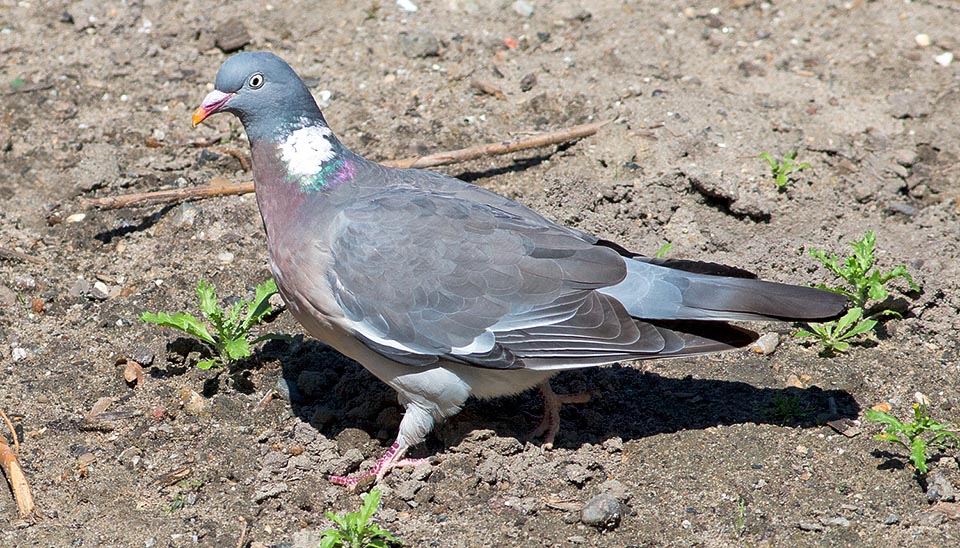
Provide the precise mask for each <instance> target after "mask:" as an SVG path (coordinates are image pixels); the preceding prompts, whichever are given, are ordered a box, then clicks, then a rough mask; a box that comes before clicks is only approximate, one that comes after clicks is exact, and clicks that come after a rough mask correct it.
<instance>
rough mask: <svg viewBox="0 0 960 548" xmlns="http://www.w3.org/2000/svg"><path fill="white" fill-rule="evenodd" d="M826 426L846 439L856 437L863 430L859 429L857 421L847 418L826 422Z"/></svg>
mask: <svg viewBox="0 0 960 548" xmlns="http://www.w3.org/2000/svg"><path fill="white" fill-rule="evenodd" d="M827 426H829V427H830V428H833V429H834V430H836V431H837V432H839V433H841V434H843V435H844V436H846V437H848V438H854V437H857V436H859V435H860V434H861V433H862V432H863V430H861V429H860V423H859V422H858V421H855V420H852V419H848V418H842V419H835V420H832V421H827Z"/></svg>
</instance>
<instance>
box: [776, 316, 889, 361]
mask: <svg viewBox="0 0 960 548" xmlns="http://www.w3.org/2000/svg"><path fill="white" fill-rule="evenodd" d="M876 326H877V320H873V319H863V309H862V308H860V307H854V308H851V309H850V310H847V313H846V314H844V315H843V317H841V318H840V319H839V320H834V321H832V322H822V323H809V324H807V327H809V328H810V329H800V330H799V331H797V332H796V333H794V334H793V336H794V337H800V338H803V337H815V338H817V339H819V340H820V344H822V345H823V347H824V349H826V350H828V351H833V352H846V351H847V350H850V341H851V340H854V339H856V338H857V337H859V336H860V335H864V334H866V333H869V332H871V331H873V328H874V327H876Z"/></svg>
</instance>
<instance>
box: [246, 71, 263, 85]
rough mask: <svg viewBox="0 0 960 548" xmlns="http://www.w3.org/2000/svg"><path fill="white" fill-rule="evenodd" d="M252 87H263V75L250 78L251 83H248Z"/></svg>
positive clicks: (257, 74)
mask: <svg viewBox="0 0 960 548" xmlns="http://www.w3.org/2000/svg"><path fill="white" fill-rule="evenodd" d="M247 84H249V86H250V87H252V88H253V89H257V88H259V87H261V86H263V75H262V74H260V73H259V72H258V73H256V74H254V75H253V76H251V77H250V81H248V82H247Z"/></svg>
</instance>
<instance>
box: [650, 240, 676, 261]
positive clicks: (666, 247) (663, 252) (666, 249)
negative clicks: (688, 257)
mask: <svg viewBox="0 0 960 548" xmlns="http://www.w3.org/2000/svg"><path fill="white" fill-rule="evenodd" d="M671 249H673V242H667V243H665V244H663V245H662V246H660V249H658V250H657V252H656V253H654V254H653V256H654V257H656V258H657V259H662V258H664V257H666V256H667V253H670V250H671Z"/></svg>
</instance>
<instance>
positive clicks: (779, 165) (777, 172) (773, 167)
mask: <svg viewBox="0 0 960 548" xmlns="http://www.w3.org/2000/svg"><path fill="white" fill-rule="evenodd" d="M757 157H758V158H761V159H763V160H765V161H766V162H767V164H769V165H770V176H771V177H773V179H774V181H776V183H777V188H779V189H783V188H786V186H787V183H789V182H790V181H791V180H792V179H793V177H791V175H793V174H795V173H799V172H801V171H803V170H804V169H807V168H808V167H810V164H808V163H807V162H801V163H799V164H798V163H796V162H794V160H795V159H796V158H797V151H796V150H794V151H793V152H788V153H786V154H784V155H783V159H782V160H779V161H778V160H774V159H773V156H771V155H770V153H769V152H761V153H760V154H758V155H757Z"/></svg>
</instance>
